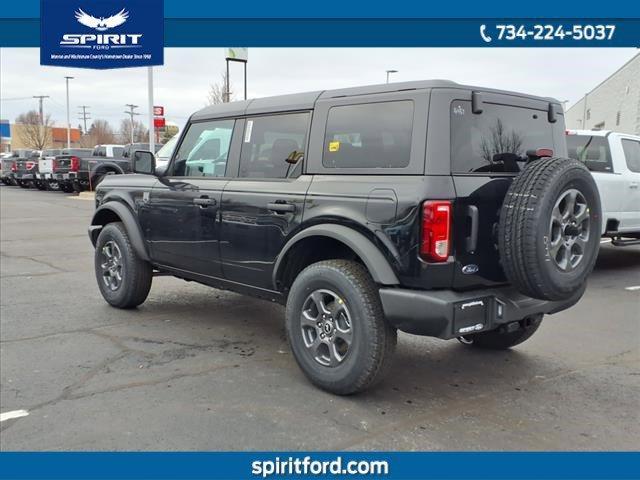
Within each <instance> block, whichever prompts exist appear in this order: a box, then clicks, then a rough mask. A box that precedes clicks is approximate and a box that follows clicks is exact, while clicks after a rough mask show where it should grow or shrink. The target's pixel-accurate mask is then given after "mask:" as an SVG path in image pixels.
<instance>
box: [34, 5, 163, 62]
mask: <svg viewBox="0 0 640 480" xmlns="http://www.w3.org/2000/svg"><path fill="white" fill-rule="evenodd" d="M163 31H164V14H163V4H162V2H159V1H157V0H126V1H120V0H98V1H86V0H85V1H77V0H42V4H41V9H40V63H41V64H42V65H53V66H65V67H80V68H100V69H104V68H122V67H141V66H150V65H162V63H163V46H164V45H163V43H164V38H163Z"/></svg>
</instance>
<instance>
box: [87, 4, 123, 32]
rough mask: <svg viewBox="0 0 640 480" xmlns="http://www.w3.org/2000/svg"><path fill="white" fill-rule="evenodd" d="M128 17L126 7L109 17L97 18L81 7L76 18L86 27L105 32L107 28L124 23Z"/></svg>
mask: <svg viewBox="0 0 640 480" xmlns="http://www.w3.org/2000/svg"><path fill="white" fill-rule="evenodd" d="M127 18H129V12H127V11H126V10H125V9H124V8H123V9H122V10H120V11H119V12H118V13H116V14H115V15H111V16H110V17H107V18H104V17H100V18H96V17H94V16H92V15H89V14H88V13H85V12H84V11H82V9H81V8H79V9H78V10H77V11H76V20H78V22H79V23H81V24H82V25H84V26H86V27H89V28H93V29H95V30H98V31H99V32H104V31H105V30H109V29H110V28H114V27H117V26H118V25H122V24H123V23H124V22H126V21H127Z"/></svg>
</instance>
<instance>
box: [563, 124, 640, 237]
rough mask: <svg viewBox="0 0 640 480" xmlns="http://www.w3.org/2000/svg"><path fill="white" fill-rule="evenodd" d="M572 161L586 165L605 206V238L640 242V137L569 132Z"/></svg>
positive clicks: (603, 208)
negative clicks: (621, 238)
mask: <svg viewBox="0 0 640 480" xmlns="http://www.w3.org/2000/svg"><path fill="white" fill-rule="evenodd" d="M567 149H568V152H569V157H571V158H575V159H577V160H580V161H582V162H584V163H585V165H586V166H587V168H588V169H589V170H590V171H591V174H592V175H593V178H594V179H595V181H596V183H597V185H598V190H599V191H600V200H601V202H602V235H606V236H609V237H612V238H614V239H618V240H617V241H616V242H614V243H617V244H621V245H622V244H625V243H626V244H629V243H636V242H624V241H620V240H619V238H620V237H630V238H635V239H640V136H636V135H627V134H624V133H616V132H611V131H607V130H568V131H567Z"/></svg>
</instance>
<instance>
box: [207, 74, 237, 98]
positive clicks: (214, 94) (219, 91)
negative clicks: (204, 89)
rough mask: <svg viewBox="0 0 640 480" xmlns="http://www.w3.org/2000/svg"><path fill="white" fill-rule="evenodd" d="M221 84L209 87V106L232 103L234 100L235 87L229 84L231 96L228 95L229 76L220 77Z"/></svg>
mask: <svg viewBox="0 0 640 480" xmlns="http://www.w3.org/2000/svg"><path fill="white" fill-rule="evenodd" d="M220 77H221V78H220V82H219V83H213V84H211V85H210V86H209V93H208V94H207V105H217V104H219V103H225V102H230V101H231V100H232V99H233V87H232V86H231V84H229V94H228V95H227V92H226V89H227V74H226V72H225V73H223V74H222V75H220ZM227 97H228V98H227Z"/></svg>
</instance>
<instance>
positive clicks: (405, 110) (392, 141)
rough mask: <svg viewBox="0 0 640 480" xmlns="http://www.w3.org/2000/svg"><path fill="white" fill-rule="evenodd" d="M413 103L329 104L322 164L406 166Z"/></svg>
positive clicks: (383, 166)
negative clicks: (335, 105)
mask: <svg viewBox="0 0 640 480" xmlns="http://www.w3.org/2000/svg"><path fill="white" fill-rule="evenodd" d="M412 129H413V102H412V101H410V100H402V101H397V102H380V103H367V104H362V105H345V106H337V107H332V108H331V109H330V110H329V116H328V119H327V130H326V134H325V139H324V153H323V157H322V164H323V165H324V166H325V167H329V168H402V167H406V166H407V165H409V160H410V156H411V131H412Z"/></svg>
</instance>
